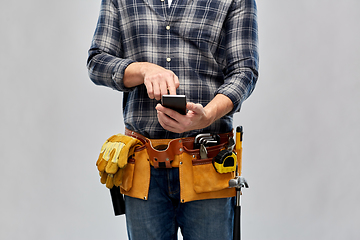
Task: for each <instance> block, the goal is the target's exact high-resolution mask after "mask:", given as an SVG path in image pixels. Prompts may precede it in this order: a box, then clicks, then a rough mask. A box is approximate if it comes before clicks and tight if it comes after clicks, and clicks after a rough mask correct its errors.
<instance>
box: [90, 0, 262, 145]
mask: <svg viewBox="0 0 360 240" xmlns="http://www.w3.org/2000/svg"><path fill="white" fill-rule="evenodd" d="M256 14H257V13H256V3H255V0H173V2H172V4H171V6H170V8H169V7H168V6H167V0H102V3H101V10H100V16H99V19H98V23H97V27H96V30H95V34H94V37H93V41H92V43H91V47H90V50H89V57H88V63H87V66H88V71H89V76H90V79H91V80H92V81H93V82H94V83H95V84H97V85H103V86H107V87H111V88H113V89H115V90H118V91H122V92H128V96H127V99H124V101H126V106H125V107H124V109H123V115H124V122H125V126H126V127H127V128H128V129H130V130H133V131H136V132H138V133H140V134H143V135H144V136H146V137H149V138H177V137H186V136H194V135H196V134H197V133H199V132H211V133H223V132H228V131H231V129H232V119H233V114H234V113H235V112H237V111H239V110H240V106H241V104H242V102H243V101H244V100H245V99H246V98H247V97H248V96H249V95H250V94H251V93H252V91H253V89H254V87H255V84H256V81H257V78H258V49H257V47H258V46H257V45H258V35H257V20H256V18H257V15H256ZM135 61H137V62H151V63H155V64H157V65H160V66H162V67H164V68H167V69H170V70H172V71H173V72H174V73H175V74H176V75H177V76H178V77H179V81H180V87H179V88H178V89H177V94H184V95H186V97H187V100H188V101H191V102H194V103H200V104H202V105H203V106H206V104H207V103H209V102H210V101H211V100H212V99H213V97H214V96H215V95H216V94H224V95H226V96H227V97H229V98H230V99H231V101H232V102H233V104H234V108H233V110H232V112H230V113H229V114H227V115H226V116H224V117H222V118H221V119H219V120H217V121H216V122H214V123H213V124H212V125H211V126H209V127H208V128H206V129H202V130H196V131H191V132H187V133H183V134H175V133H171V132H168V131H166V130H164V129H163V128H162V127H161V125H160V124H159V122H158V119H157V113H156V110H155V106H156V104H157V101H156V100H155V99H154V100H152V99H149V98H148V95H147V91H146V88H145V86H144V84H142V85H140V86H137V87H134V88H131V89H129V88H126V87H125V86H124V84H123V81H122V79H123V74H124V71H125V68H126V67H127V66H128V65H129V64H130V63H133V62H135ZM124 96H125V95H124Z"/></svg>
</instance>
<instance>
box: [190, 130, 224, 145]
mask: <svg viewBox="0 0 360 240" xmlns="http://www.w3.org/2000/svg"><path fill="white" fill-rule="evenodd" d="M201 144H203V145H204V146H205V147H210V146H215V145H218V144H220V136H219V135H217V134H213V135H212V134H210V133H201V134H198V135H196V137H195V140H194V149H199V148H200V146H201Z"/></svg>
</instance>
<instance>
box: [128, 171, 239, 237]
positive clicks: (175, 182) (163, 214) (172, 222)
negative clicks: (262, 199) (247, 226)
mask: <svg viewBox="0 0 360 240" xmlns="http://www.w3.org/2000/svg"><path fill="white" fill-rule="evenodd" d="M234 204H235V202H234V198H221V199H209V200H200V201H193V202H187V203H180V183H179V169H178V168H171V169H154V168H153V167H151V180H150V188H149V195H148V200H147V201H145V200H141V199H136V198H132V197H128V196H125V205H126V224H127V230H128V236H129V240H176V239H177V231H178V228H179V227H180V229H181V233H182V236H183V239H184V240H220V239H221V240H232V235H233V219H234Z"/></svg>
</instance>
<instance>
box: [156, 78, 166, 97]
mask: <svg viewBox="0 0 360 240" xmlns="http://www.w3.org/2000/svg"><path fill="white" fill-rule="evenodd" d="M167 94H168V86H167V83H166V81H161V82H160V96H158V97H159V99H157V100H160V98H161V96H162V95H167Z"/></svg>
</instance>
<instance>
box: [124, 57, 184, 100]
mask: <svg viewBox="0 0 360 240" xmlns="http://www.w3.org/2000/svg"><path fill="white" fill-rule="evenodd" d="M140 84H144V85H145V87H146V90H147V93H148V96H149V98H151V99H154V98H155V99H156V100H158V101H159V100H160V99H161V96H162V95H167V94H168V93H170V94H172V95H176V89H177V88H178V87H179V85H180V83H179V79H178V77H177V76H176V75H175V73H174V72H172V71H170V70H167V69H165V68H163V67H160V66H158V65H156V64H152V63H148V62H135V63H132V64H130V65H129V66H128V67H127V68H126V69H125V73H124V85H125V87H128V88H130V87H135V86H138V85H140ZM168 91H169V92H168Z"/></svg>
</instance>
